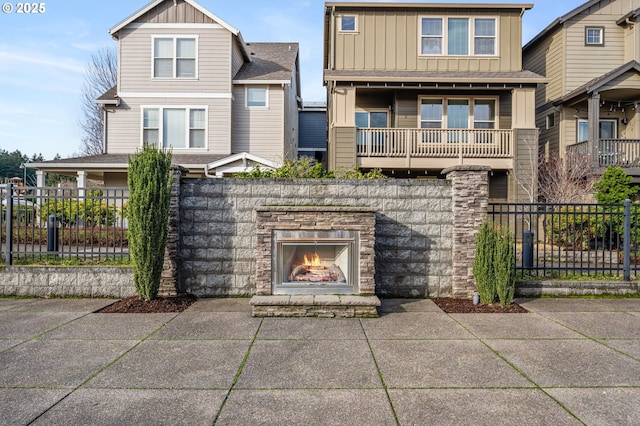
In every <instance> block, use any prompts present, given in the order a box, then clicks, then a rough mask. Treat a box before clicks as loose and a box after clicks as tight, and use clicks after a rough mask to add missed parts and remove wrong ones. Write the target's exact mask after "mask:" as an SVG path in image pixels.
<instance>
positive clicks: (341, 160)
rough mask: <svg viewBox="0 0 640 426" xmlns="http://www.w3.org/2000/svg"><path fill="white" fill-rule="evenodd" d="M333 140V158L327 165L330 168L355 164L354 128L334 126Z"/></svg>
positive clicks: (348, 166) (334, 168)
mask: <svg viewBox="0 0 640 426" xmlns="http://www.w3.org/2000/svg"><path fill="white" fill-rule="evenodd" d="M333 141H334V154H333V155H334V158H332V159H330V163H329V167H330V168H331V169H332V170H336V169H344V168H351V167H353V166H354V165H355V164H356V128H355V127H335V128H334V129H333ZM331 160H333V165H332V164H331Z"/></svg>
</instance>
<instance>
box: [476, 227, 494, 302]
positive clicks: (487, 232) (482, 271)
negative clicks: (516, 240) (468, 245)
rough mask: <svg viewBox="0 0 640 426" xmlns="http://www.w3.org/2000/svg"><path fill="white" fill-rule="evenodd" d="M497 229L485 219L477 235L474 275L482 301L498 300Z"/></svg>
mask: <svg viewBox="0 0 640 426" xmlns="http://www.w3.org/2000/svg"><path fill="white" fill-rule="evenodd" d="M495 246H496V231H495V229H493V227H492V226H491V225H490V224H489V222H488V221H486V220H485V221H484V222H483V223H482V226H481V227H480V230H479V231H478V235H477V236H476V255H475V258H474V259H473V276H474V278H475V279H476V286H477V288H478V294H479V295H480V302H482V303H493V302H494V301H495V300H496V285H495V271H494V266H493V262H494V253H495Z"/></svg>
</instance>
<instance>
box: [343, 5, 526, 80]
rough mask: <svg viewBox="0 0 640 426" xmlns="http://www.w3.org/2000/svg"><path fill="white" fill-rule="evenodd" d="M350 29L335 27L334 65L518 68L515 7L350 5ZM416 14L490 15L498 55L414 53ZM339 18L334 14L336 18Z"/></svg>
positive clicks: (519, 37)
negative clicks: (456, 8) (370, 7)
mask: <svg viewBox="0 0 640 426" xmlns="http://www.w3.org/2000/svg"><path fill="white" fill-rule="evenodd" d="M342 13H344V14H349V15H351V14H356V15H357V29H358V31H357V32H356V33H342V32H339V31H338V32H337V33H336V42H335V61H336V64H335V65H336V69H338V70H343V69H344V70H348V69H356V70H358V69H362V70H417V71H427V70H428V71H519V70H520V69H521V65H522V60H521V40H522V35H521V20H520V16H519V15H518V14H516V13H510V12H503V13H502V15H500V14H499V13H498V12H492V11H489V12H478V11H475V10H462V11H454V10H446V11H442V12H438V13H432V12H424V11H416V10H363V9H357V8H354V9H353V10H349V11H345V12H342V10H340V9H339V10H338V11H337V14H338V15H340V14H342ZM421 16H464V17H470V18H474V17H482V16H487V17H496V18H497V19H498V37H499V41H498V49H499V51H498V55H497V56H494V57H479V56H469V57H447V56H438V57H434V56H432V57H426V56H420V52H419V49H420V26H419V19H420V17H421ZM338 21H339V19H338Z"/></svg>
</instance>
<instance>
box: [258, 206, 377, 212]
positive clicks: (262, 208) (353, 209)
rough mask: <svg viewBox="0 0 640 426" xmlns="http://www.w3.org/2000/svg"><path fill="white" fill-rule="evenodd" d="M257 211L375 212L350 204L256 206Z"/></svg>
mask: <svg viewBox="0 0 640 426" xmlns="http://www.w3.org/2000/svg"><path fill="white" fill-rule="evenodd" d="M256 211H257V212H323V213H333V212H338V213H375V212H376V210H375V209H371V208H363V207H350V206H258V207H256Z"/></svg>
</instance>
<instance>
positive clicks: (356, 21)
mask: <svg viewBox="0 0 640 426" xmlns="http://www.w3.org/2000/svg"><path fill="white" fill-rule="evenodd" d="M343 16H347V17H353V20H354V21H355V22H354V25H353V30H343V29H342V17H343ZM338 32H339V33H345V34H354V33H357V32H358V15H355V14H347V13H345V14H342V15H338Z"/></svg>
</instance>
